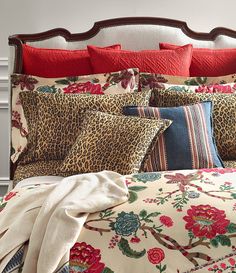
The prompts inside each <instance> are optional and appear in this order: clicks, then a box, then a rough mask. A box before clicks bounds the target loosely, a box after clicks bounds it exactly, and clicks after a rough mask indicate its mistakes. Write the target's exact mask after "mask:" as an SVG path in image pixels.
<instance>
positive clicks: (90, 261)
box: [70, 242, 105, 273]
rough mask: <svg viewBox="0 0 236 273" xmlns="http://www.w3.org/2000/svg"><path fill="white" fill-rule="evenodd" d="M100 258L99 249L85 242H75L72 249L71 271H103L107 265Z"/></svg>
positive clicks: (99, 272) (85, 272)
mask: <svg viewBox="0 0 236 273" xmlns="http://www.w3.org/2000/svg"><path fill="white" fill-rule="evenodd" d="M100 260H101V254H100V250H99V249H95V248H93V247H92V246H91V245H88V244H86V243H85V242H82V243H75V244H74V246H73V247H72V248H71V250H70V273H74V272H76V273H79V272H83V273H101V272H102V271H103V269H104V267H105V265H104V263H101V262H100Z"/></svg>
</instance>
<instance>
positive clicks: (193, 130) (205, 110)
mask: <svg viewBox="0 0 236 273" xmlns="http://www.w3.org/2000/svg"><path fill="white" fill-rule="evenodd" d="M124 114H125V115H132V116H140V117H145V118H162V119H169V120H172V121H173V123H172V125H171V126H170V127H169V128H168V129H167V130H166V131H165V132H164V133H163V134H162V135H161V136H160V138H159V139H158V141H157V142H156V144H155V146H154V149H153V151H152V153H151V155H150V157H149V158H148V160H147V161H146V164H145V171H148V172H155V171H164V170H182V169H202V168H215V167H224V165H223V162H222V160H221V158H220V156H219V154H218V151H217V147H216V144H215V139H214V137H213V126H212V102H210V101H206V102H202V103H197V104H194V105H187V106H179V107H166V108H157V107H143V106H126V107H124Z"/></svg>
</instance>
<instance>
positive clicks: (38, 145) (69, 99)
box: [20, 91, 151, 164]
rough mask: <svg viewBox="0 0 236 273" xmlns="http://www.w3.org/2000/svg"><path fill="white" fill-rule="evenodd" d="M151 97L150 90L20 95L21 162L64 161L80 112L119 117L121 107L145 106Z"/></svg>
mask: <svg viewBox="0 0 236 273" xmlns="http://www.w3.org/2000/svg"><path fill="white" fill-rule="evenodd" d="M150 95H151V91H148V92H138V93H125V94H116V95H103V96H88V95H79V96H78V95H64V94H58V93H57V94H45V93H39V92H21V93H20V100H21V102H22V106H23V109H24V114H25V117H26V120H27V124H28V126H29V134H28V136H27V138H28V144H27V150H26V151H25V153H24V155H22V158H21V160H20V162H21V163H22V164H23V163H29V162H34V161H38V160H60V159H64V157H65V155H66V154H67V153H68V151H69V150H70V148H71V147H72V145H73V143H74V142H75V140H76V138H77V135H78V133H79V130H80V125H81V114H82V113H83V112H85V111H86V110H98V111H103V112H107V113H112V114H117V115H122V113H123V107H124V106H127V105H130V104H131V105H139V104H141V105H144V106H148V103H149V99H150Z"/></svg>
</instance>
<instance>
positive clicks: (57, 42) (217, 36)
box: [9, 17, 236, 73]
mask: <svg viewBox="0 0 236 273" xmlns="http://www.w3.org/2000/svg"><path fill="white" fill-rule="evenodd" d="M235 38H236V31H233V30H230V29H226V28H215V29H213V30H212V31H211V32H209V33H200V32H194V31H192V30H191V29H189V27H188V26H187V24H186V23H185V22H182V21H178V20H171V19H166V18H153V17H130V18H116V19H110V20H104V21H100V22H97V23H95V24H94V26H93V27H92V28H91V29H90V30H89V31H87V32H83V33H76V34H71V33H70V32H69V31H68V30H66V29H62V28H57V29H53V30H49V31H46V32H42V33H37V34H18V35H13V36H11V37H9V45H10V48H11V51H10V60H9V66H10V67H9V69H10V70H9V71H10V72H18V73H20V72H22V52H21V45H22V44H23V43H26V44H29V45H32V46H35V47H46V48H61V49H81V48H85V47H86V46H87V45H88V44H93V45H99V46H105V45H111V44H115V43H120V44H121V45H122V48H123V49H131V50H142V49H158V47H159V46H158V44H159V42H170V43H175V44H179V45H181V44H187V43H192V44H193V45H194V46H196V47H208V48H227V47H236V39H235Z"/></svg>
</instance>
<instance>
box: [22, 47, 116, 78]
mask: <svg viewBox="0 0 236 273" xmlns="http://www.w3.org/2000/svg"><path fill="white" fill-rule="evenodd" d="M120 48H121V46H120V45H112V46H109V47H106V49H116V50H119V49H120ZM92 72H93V71H92V67H91V63H90V58H89V54H88V51H87V49H82V50H65V49H51V48H36V47H32V46H29V45H23V73H24V74H28V75H34V76H39V77H45V78H57V77H68V76H82V75H90V74H92Z"/></svg>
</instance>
